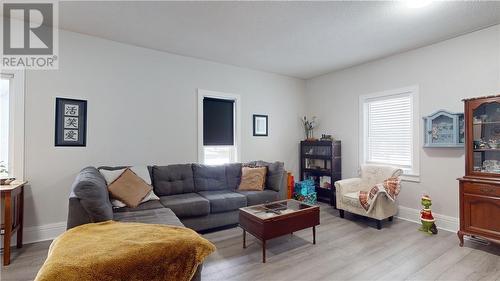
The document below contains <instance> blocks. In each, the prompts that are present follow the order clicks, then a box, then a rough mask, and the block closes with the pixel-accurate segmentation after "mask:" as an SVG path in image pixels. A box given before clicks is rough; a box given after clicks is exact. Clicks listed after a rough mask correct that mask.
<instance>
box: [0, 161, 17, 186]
mask: <svg viewBox="0 0 500 281" xmlns="http://www.w3.org/2000/svg"><path fill="white" fill-rule="evenodd" d="M13 181H14V178H12V177H10V176H9V171H8V170H7V166H6V165H5V162H4V161H0V184H2V185H4V184H10V183H11V182H13Z"/></svg>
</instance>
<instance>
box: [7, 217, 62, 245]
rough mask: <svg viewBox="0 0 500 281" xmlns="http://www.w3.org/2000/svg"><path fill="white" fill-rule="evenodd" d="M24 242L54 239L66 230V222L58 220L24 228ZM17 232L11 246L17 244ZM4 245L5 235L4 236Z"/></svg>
mask: <svg viewBox="0 0 500 281" xmlns="http://www.w3.org/2000/svg"><path fill="white" fill-rule="evenodd" d="M23 231H24V233H23V244H29V243H35V242H40V241H46V240H52V239H54V238H56V237H57V236H59V235H61V234H62V233H63V232H64V231H66V222H65V221H63V222H56V223H50V224H45V225H40V226H29V227H25V228H24V229H23ZM16 238H17V233H16V234H14V235H13V237H12V240H11V246H15V245H16V244H17V241H16ZM2 245H3V236H2Z"/></svg>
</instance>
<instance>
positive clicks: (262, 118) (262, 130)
mask: <svg viewBox="0 0 500 281" xmlns="http://www.w3.org/2000/svg"><path fill="white" fill-rule="evenodd" d="M267 126H268V120H267V115H258V114H254V115H253V135H254V136H256V137H267V135H268V128H267Z"/></svg>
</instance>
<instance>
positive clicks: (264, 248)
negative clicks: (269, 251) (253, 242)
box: [262, 240, 266, 263]
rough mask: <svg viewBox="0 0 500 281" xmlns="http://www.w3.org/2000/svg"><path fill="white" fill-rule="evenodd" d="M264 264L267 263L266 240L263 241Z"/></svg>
mask: <svg viewBox="0 0 500 281" xmlns="http://www.w3.org/2000/svg"><path fill="white" fill-rule="evenodd" d="M262 263H266V240H262Z"/></svg>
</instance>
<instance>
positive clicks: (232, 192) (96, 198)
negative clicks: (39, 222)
mask: <svg viewBox="0 0 500 281" xmlns="http://www.w3.org/2000/svg"><path fill="white" fill-rule="evenodd" d="M248 164H250V165H258V166H267V167H268V173H267V177H266V187H265V189H264V190H263V191H238V190H237V189H238V185H239V182H240V180H241V167H242V164H241V163H235V164H227V165H220V166H207V165H199V164H176V165H168V166H150V167H149V171H150V175H151V179H152V184H153V190H154V192H155V194H156V195H158V196H159V197H160V200H153V201H148V202H145V203H142V204H140V205H139V206H138V207H137V208H128V207H123V208H118V209H116V208H113V207H112V205H111V202H110V198H109V195H108V191H107V186H106V181H105V180H104V177H103V176H102V175H101V173H100V172H99V169H107V170H113V169H122V168H124V166H121V167H100V168H94V167H87V168H84V169H83V170H82V171H81V172H80V173H79V174H78V176H77V178H76V180H75V182H74V183H73V187H72V192H71V195H70V198H69V213H68V225H67V228H68V229H69V228H72V227H75V226H78V225H81V224H85V223H89V222H99V221H105V220H112V219H113V220H119V221H142V222H147V223H169V222H174V221H175V222H176V223H177V224H179V223H181V224H183V225H184V226H186V227H189V228H191V229H194V230H196V231H206V230H210V229H213V228H218V227H222V226H227V225H234V224H237V223H238V209H239V208H241V207H245V206H250V205H256V204H261V203H266V202H271V201H275V200H278V199H284V198H285V197H286V195H285V192H286V189H285V188H283V187H284V186H286V173H285V171H284V168H283V163H282V162H274V163H267V162H263V161H256V162H251V163H248Z"/></svg>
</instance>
